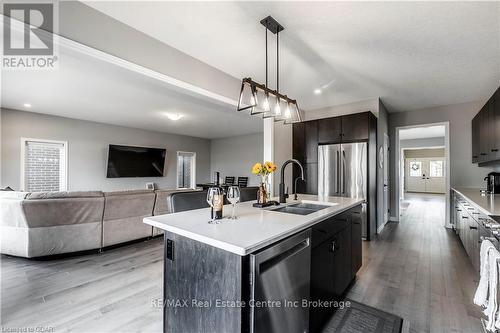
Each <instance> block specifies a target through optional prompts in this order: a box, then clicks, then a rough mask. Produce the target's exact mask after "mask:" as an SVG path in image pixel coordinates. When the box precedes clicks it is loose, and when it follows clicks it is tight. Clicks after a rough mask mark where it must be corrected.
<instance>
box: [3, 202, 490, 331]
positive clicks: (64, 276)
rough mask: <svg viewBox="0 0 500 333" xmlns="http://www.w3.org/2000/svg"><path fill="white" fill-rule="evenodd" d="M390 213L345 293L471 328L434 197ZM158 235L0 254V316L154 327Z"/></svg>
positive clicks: (95, 327)
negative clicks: (73, 251) (67, 251)
mask: <svg viewBox="0 0 500 333" xmlns="http://www.w3.org/2000/svg"><path fill="white" fill-rule="evenodd" d="M406 206H407V208H406V210H405V212H404V216H403V218H402V220H401V222H400V223H389V224H388V225H387V226H386V228H385V229H384V231H383V232H382V234H381V235H380V236H379V237H378V239H376V240H375V241H372V242H365V243H364V245H363V246H364V249H363V250H364V258H363V267H362V268H361V271H360V272H359V273H358V277H357V280H356V282H355V283H354V285H353V286H352V288H351V289H350V291H349V293H348V297H349V298H351V299H353V300H355V301H358V302H361V303H364V304H367V305H371V306H374V307H376V308H379V309H381V310H385V311H388V312H391V313H394V314H396V315H399V316H401V317H403V318H404V324H403V331H404V332H481V325H480V322H479V320H478V318H479V315H480V311H479V309H478V308H477V307H476V306H474V305H473V304H472V302H471V300H472V296H473V293H474V291H475V287H476V284H477V281H478V276H477V275H476V274H475V273H474V272H473V269H472V265H471V264H470V262H469V261H468V258H467V257H466V255H465V250H464V249H463V247H462V246H461V244H460V243H459V241H458V239H457V238H456V236H455V235H454V234H453V232H452V231H450V230H446V229H444V228H443V227H441V221H442V219H443V215H444V198H443V197H441V196H418V195H413V196H410V197H409V201H408V202H407V205H406ZM162 251H163V246H162V240H161V239H154V240H151V241H148V242H142V243H137V244H133V245H129V246H126V247H122V248H118V249H114V250H110V251H106V252H104V253H101V254H91V255H86V256H80V257H75V258H67V259H58V260H50V261H36V260H26V259H21V258H14V257H9V256H2V257H1V292H2V294H1V319H0V320H1V326H2V328H3V329H4V330H5V329H6V328H18V327H40V326H43V327H53V328H54V332H68V331H71V332H158V333H159V332H161V330H162V312H161V304H160V306H157V304H158V303H157V302H158V300H159V299H161V297H162V274H163V273H162V269H163V252H162Z"/></svg>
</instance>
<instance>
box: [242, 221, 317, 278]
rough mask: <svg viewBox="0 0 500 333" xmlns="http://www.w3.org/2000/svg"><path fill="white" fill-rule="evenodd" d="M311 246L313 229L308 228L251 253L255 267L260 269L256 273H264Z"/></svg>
mask: <svg viewBox="0 0 500 333" xmlns="http://www.w3.org/2000/svg"><path fill="white" fill-rule="evenodd" d="M310 246H311V230H310V229H308V230H306V231H304V232H301V233H299V234H297V235H294V236H291V237H290V238H288V239H285V240H283V241H281V242H279V243H278V244H276V245H274V246H271V247H269V248H267V249H264V250H262V251H260V252H257V253H256V254H251V255H250V257H251V258H252V262H253V266H254V269H255V270H258V272H255V273H262V272H264V271H266V270H268V269H270V268H271V267H273V266H275V265H276V264H278V263H279V262H282V261H284V260H286V259H287V258H289V257H292V256H294V255H296V254H297V253H299V252H301V251H303V250H304V249H307V248H308V247H310Z"/></svg>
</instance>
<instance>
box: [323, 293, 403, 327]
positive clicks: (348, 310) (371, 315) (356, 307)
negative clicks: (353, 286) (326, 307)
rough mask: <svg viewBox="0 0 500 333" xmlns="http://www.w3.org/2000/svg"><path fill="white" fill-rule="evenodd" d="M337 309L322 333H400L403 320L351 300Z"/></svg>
mask: <svg viewBox="0 0 500 333" xmlns="http://www.w3.org/2000/svg"><path fill="white" fill-rule="evenodd" d="M346 301H349V302H350V305H351V306H350V307H344V308H343V309H340V308H339V309H337V310H336V312H335V314H334V315H333V317H332V318H331V319H330V320H329V321H328V323H327V324H326V326H325V328H324V329H323V331H322V332H323V333H400V332H401V329H402V326H403V318H401V317H398V316H395V315H393V314H391V313H388V312H385V311H382V310H378V309H375V308H372V307H371V306H368V305H364V304H361V303H358V302H354V301H351V300H346Z"/></svg>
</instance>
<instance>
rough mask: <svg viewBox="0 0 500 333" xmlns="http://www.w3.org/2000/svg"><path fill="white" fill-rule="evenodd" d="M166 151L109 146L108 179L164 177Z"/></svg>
mask: <svg viewBox="0 0 500 333" xmlns="http://www.w3.org/2000/svg"><path fill="white" fill-rule="evenodd" d="M166 154H167V151H166V149H161V148H147V147H132V146H119V145H109V150H108V171H107V177H108V178H122V177H163V168H164V166H165V156H166Z"/></svg>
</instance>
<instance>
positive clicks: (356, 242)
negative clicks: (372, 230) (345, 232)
mask: <svg viewBox="0 0 500 333" xmlns="http://www.w3.org/2000/svg"><path fill="white" fill-rule="evenodd" d="M351 218H352V221H351V275H352V276H353V277H354V276H356V273H357V272H358V271H359V269H360V268H361V265H362V261H363V255H362V243H363V240H362V239H361V223H362V221H361V212H360V211H358V210H355V211H353V213H352V215H351Z"/></svg>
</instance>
